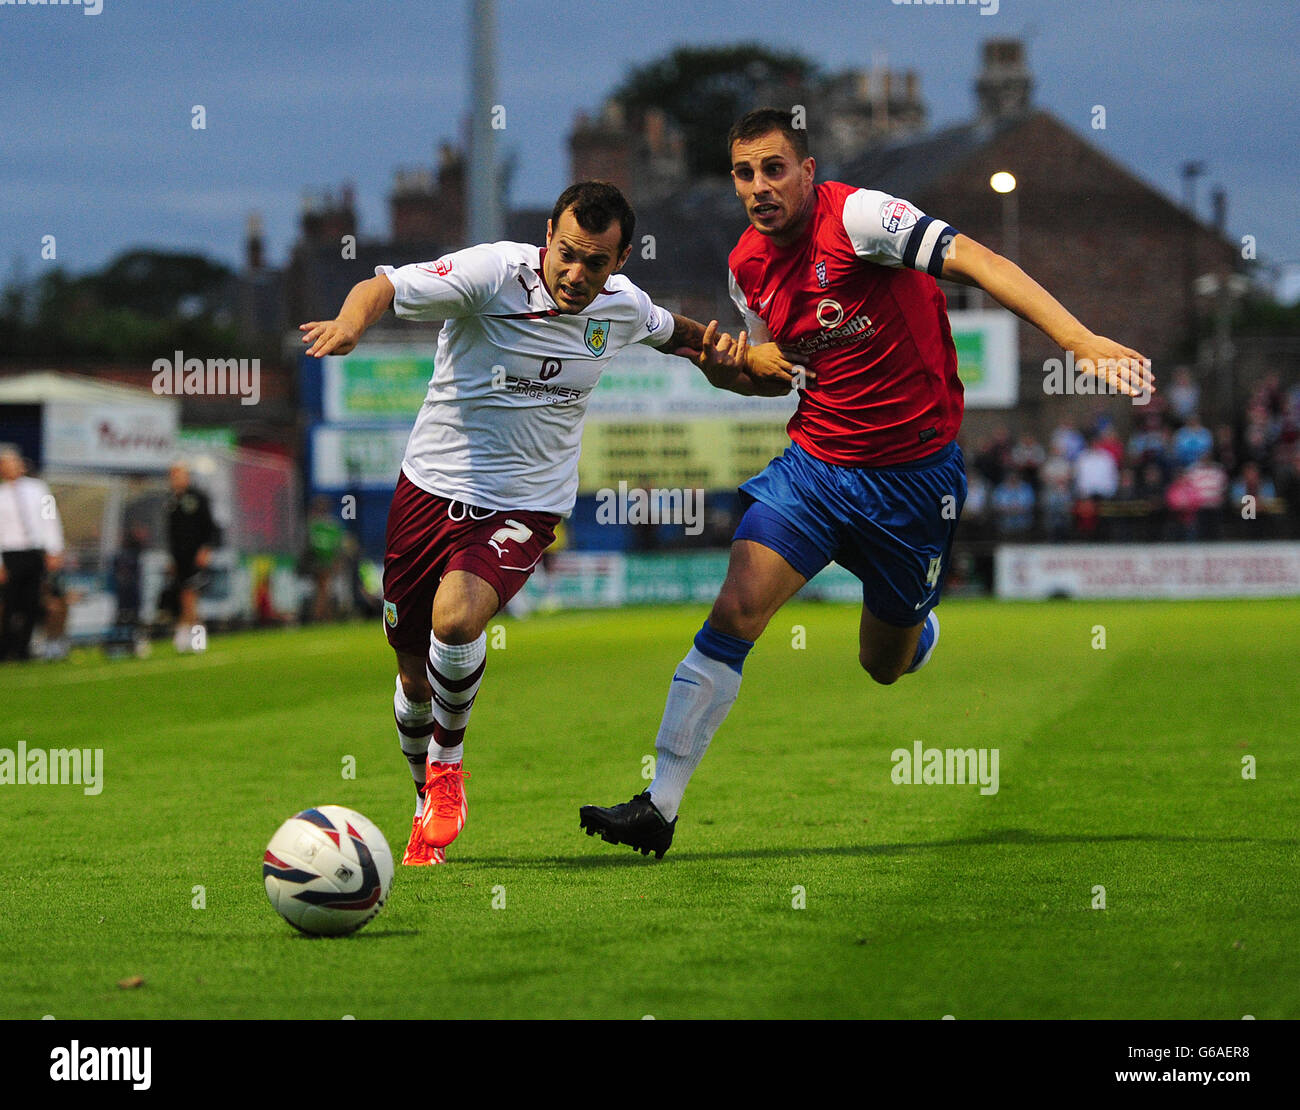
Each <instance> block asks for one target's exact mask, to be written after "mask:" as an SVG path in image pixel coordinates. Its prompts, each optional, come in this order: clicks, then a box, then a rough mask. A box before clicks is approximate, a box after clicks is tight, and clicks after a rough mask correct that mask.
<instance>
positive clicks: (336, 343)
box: [298, 274, 394, 358]
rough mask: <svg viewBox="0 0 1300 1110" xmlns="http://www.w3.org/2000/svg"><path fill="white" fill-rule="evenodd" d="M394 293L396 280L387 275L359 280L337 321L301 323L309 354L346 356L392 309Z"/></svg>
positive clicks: (299, 328) (320, 356)
mask: <svg viewBox="0 0 1300 1110" xmlns="http://www.w3.org/2000/svg"><path fill="white" fill-rule="evenodd" d="M393 294H394V290H393V283H392V282H391V281H390V280H389V279H388V276H387V275H386V274H378V275H376V276H375V277H372V278H370V279H368V280H367V281H359V282H357V284H356V285H354V286H353V287H352V290H351V292H349V293H348V295H347V298H346V300H344V302H343V307H342V308H341V309H339V314H338V316H336V317H335V318H334V319H333V320H312V321H311V322H310V323H307V324H299V325H298V330H299V331H300V332H302V333H303V337H302V341H303V342H304V343H306V344H309V346H308V348H307V354H309V355H314V356H315V357H316V358H322V357H323V356H325V355H346V354H347V353H348V352H349V351H351V350H352V349H353V348H354V347H355V346H356V345H357V344H358V343H359V342H360V341H361V336H362V334H363V333H364V332H365V330H366V328H368V327H370V325H371V324H373V323H374V322H375V321H376V320H378V319H379V318H380V317H381V316H382V315H383V314H384V313H385V312H387V311H388V306H389V305H391V304H392V303H393Z"/></svg>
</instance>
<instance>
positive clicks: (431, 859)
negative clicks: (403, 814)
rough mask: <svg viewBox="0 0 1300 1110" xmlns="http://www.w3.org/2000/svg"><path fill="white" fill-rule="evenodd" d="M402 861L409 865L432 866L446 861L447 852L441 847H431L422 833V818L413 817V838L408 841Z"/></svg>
mask: <svg viewBox="0 0 1300 1110" xmlns="http://www.w3.org/2000/svg"><path fill="white" fill-rule="evenodd" d="M402 862H403V863H404V864H406V865H407V866H408V867H432V866H433V865H434V864H435V863H446V862H447V853H446V852H444V851H443V850H442V849H441V848H431V847H429V845H427V844H426V843H425V842H424V837H422V836H421V835H420V819H419V818H418V817H413V818H412V819H411V839H410V840H409V841H407V843H406V854H405V855H404V856H402Z"/></svg>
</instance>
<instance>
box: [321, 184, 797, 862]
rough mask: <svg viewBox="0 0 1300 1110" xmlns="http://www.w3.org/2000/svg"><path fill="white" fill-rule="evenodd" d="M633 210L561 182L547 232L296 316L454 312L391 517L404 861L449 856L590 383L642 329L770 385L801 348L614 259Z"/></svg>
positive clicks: (335, 343) (330, 323)
mask: <svg viewBox="0 0 1300 1110" xmlns="http://www.w3.org/2000/svg"><path fill="white" fill-rule="evenodd" d="M634 227H635V216H634V214H633V212H632V208H631V206H630V205H629V204H628V202H627V200H626V199H625V198H624V196H623V194H622V193H621V192H620V191H619V190H618V189H617V188H615V187H614V186H612V185H608V184H605V183H603V182H594V181H585V182H580V183H578V184H576V185H572V186H570V187H569V188H568V189H566V190H565V191H564V192H563V193H562V194H561V195H560V197H559V199H558V200H557V201H556V203H555V207H554V210H553V211H552V214H551V218H550V219H549V220H548V221H547V224H546V246H545V248H538V247H535V246H530V245H527V244H522V243H504V242H503V243H491V244H483V245H480V246H475V247H469V248H467V249H465V250H461V251H456V252H455V253H453V254H449V255H446V256H445V257H443V258H441V259H438V260H437V261H434V262H429V263H423V264H420V265H408V266H401V267H398V268H396V269H395V268H393V267H391V266H380V267H377V268H376V272H375V276H374V277H373V278H370V279H369V280H367V281H363V282H360V283H359V284H358V285H356V286H354V287H353V289H352V291H351V292H350V293H349V294H348V296H347V299H346V300H345V301H344V303H343V307H342V309H341V310H340V311H339V314H338V317H337V318H336V319H334V320H327V321H320V320H318V321H313V322H310V323H306V324H303V325H301V327H300V330H301V331H302V332H303V333H304V334H303V341H304V342H305V343H307V344H308V347H307V354H309V355H313V356H316V357H322V356H324V355H330V354H333V355H344V354H347V353H348V352H349V351H351V350H352V349H353V348H354V347H355V346H356V345H357V342H358V340H359V339H360V338H361V335H362V333H363V332H364V331H365V330H366V328H368V327H369V326H370V325H371V324H373V323H375V322H376V321H377V320H378V319H379V318H380V317H381V316H382V315H383V314H384V313H385V312H386V311H387V310H388V308H389V306H390V305H391V306H392V308H393V310H394V311H395V312H396V313H397V315H398V316H400V317H403V318H406V319H412V320H445V321H447V322H446V324H445V325H444V326H443V328H442V331H441V332H440V333H439V336H438V349H437V354H436V356H435V360H434V373H433V378H432V379H431V380H430V382H429V391H428V394H427V396H426V397H425V401H424V405H423V406H422V407H421V409H420V413H419V415H418V416H417V418H416V421H415V427H414V428H413V429H412V431H411V436H410V439H409V440H408V441H407V445H406V453H405V456H404V458H403V460H402V468H401V475H400V477H399V478H398V483H397V490H396V493H395V494H394V497H393V504H392V508H391V509H390V511H389V517H388V535H387V553H386V555H385V557H384V626H385V631H386V633H387V635H388V640H389V643H390V644H391V645H392V647H393V649H394V651H395V652H396V653H397V669H398V678H397V688H396V692H395V695H394V699H393V707H394V713H395V716H396V719H397V729H398V738H399V740H400V742H401V746H402V752H403V753H404V754H405V756H406V757H407V760H408V762H409V763H410V767H411V773H412V776H413V778H414V780H415V784H416V811H415V818H414V820H413V821H412V825H411V837H410V842H409V844H408V845H407V849H406V853H405V856H404V857H403V860H402V862H403V863H406V864H413V865H426V864H434V863H442V862H444V861H445V858H446V857H445V849H446V847H447V846H448V845H449V844H450V843H451V842H452V841H453V840H454V839H455V838H456V836H457V835H458V834H459V833H460V830H461V828H462V827H463V826H464V823H465V816H466V803H465V789H464V780H465V778H466V777H467V775H468V772H467V771H465V770H464V768H463V765H462V756H463V740H464V734H465V727H466V725H467V723H468V721H469V715H470V710H471V708H472V707H473V704H474V698H475V696H476V694H477V693H478V689H479V685H480V683H481V682H482V680H483V671H484V667H485V664H486V659H487V651H486V647H487V636H486V633H485V629H486V627H487V623H488V621H490V620H491V619H492V618H493V617H494V616H495V615H496V613H497V612H498V611H499V610H500V609H501V608H502V607H503V606H504V605H505V604H506V602H508V601H509V600H510V598H511V597H513V596H514V594H515V593H516V592H518V590H519V589H520V588H521V587H522V586H523V584H524V582H525V581H527V579H528V576H529V575H530V574H531V573H532V571H533V569H534V568H535V567H536V566H537V564H538V562H539V561H540V559H541V556H542V552H543V551H545V550H546V548H547V546H548V545H549V544H550V543H551V542H552V540H553V539H554V528H555V525H556V524H557V523H558V522H559V520H560V518H561V517H564V516H568V515H569V513H570V512H571V511H572V509H573V504H574V501H575V499H576V497H577V491H578V453H579V448H580V444H581V437H582V422H583V417H584V415H585V413H586V408H587V401H588V399H589V397H590V396H591V391H592V390H593V389H594V388H595V386H596V382H597V381H598V380H599V378H600V375H601V372H602V371H603V370H604V369H605V367H606V365H607V364H608V362H609V360H610V359H611V358H612V357H613V356H614V355H615V354H617V353H618V352H619V351H620V350H621V349H622V348H624V347H626V346H628V345H629V344H632V343H648V344H649V345H651V346H653V347H656V348H658V349H660V350H662V351H666V352H669V353H672V354H677V355H681V356H682V357H686V358H689V359H691V361H693V362H695V364H696V365H697V366H699V367H700V368H701V370H703V371H704V373H705V375H706V376H707V377H708V379H709V381H710V382H711V383H712V384H713V385H714V386H716V387H717V388H720V389H729V390H732V391H734V392H737V393H744V394H754V393H758V394H766V395H775V394H782V393H785V392H788V390H789V389H790V387H791V381H792V376H791V371H792V369H793V367H792V365H791V364H790V363H789V362H787V361H785V360H784V359H782V358H780V357H779V356H776V355H770V354H765V355H764V357H763V358H762V359H761V360H760V359H759V358H757V357H755V355H754V353H753V351H752V350H751V349H749V348H748V346H747V343H746V337H745V334H744V333H743V332H742V333H741V334H740V335H739V336H738V337H737V338H736V339H734V340H733V339H732V338H731V337H730V336H729V335H726V334H723V335H721V336H719V335H718V333H717V321H716V320H715V321H712V322H711V323H710V324H709V325H708V327H707V328H706V327H705V326H704V325H702V324H700V323H698V322H696V321H694V320H690V319H687V318H686V317H683V316H678V315H675V314H674V313H671V312H668V311H666V310H664V309H662V308H659V307H658V306H656V305H654V304H653V303H652V302H651V300H650V298H649V297H648V296H647V295H646V294H645V293H644V292H642V291H641V290H640V289H639V288H637V287H636V286H635V285H633V284H632V283H631V282H630V281H628V280H627V279H626V278H624V277H621V276H619V275H618V274H617V271H618V270H620V269H621V268H622V266H623V264H624V263H625V262H626V261H627V259H628V255H629V254H630V253H631V242H632V233H633V230H634Z"/></svg>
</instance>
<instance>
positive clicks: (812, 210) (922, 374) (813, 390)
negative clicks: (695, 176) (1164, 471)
mask: <svg viewBox="0 0 1300 1110" xmlns="http://www.w3.org/2000/svg"><path fill="white" fill-rule="evenodd" d="M727 146H728V150H729V152H730V156H731V176H732V180H733V181H734V182H735V186H736V195H737V196H738V197H739V198H740V199H741V201H742V202H743V204H744V206H745V213H746V215H747V216H748V217H749V223H750V226H749V227H748V228H747V229H746V230H745V232H744V234H743V235H742V236H741V238H740V241H739V242H738V243H737V244H736V247H735V249H734V250H733V251H732V252H731V256H730V259H729V265H730V270H731V278H730V280H731V293H732V298H733V300H734V301H735V302H736V306H737V308H738V309H739V310H740V312H741V314H742V316H743V317H744V320H745V324H746V329H747V330H746V332H744V333H742V334H741V336H740V339H739V341H738V342H739V347H740V349H739V350H738V351H736V352H733V354H734V357H736V358H737V359H738V360H739V361H740V362H741V364H742V365H743V364H744V363H745V360H746V358H747V357H748V358H750V359H754V358H755V356H758V359H757V361H758V364H764V363H765V362H767V361H768V360H772V361H775V362H778V363H779V362H780V359H781V356H782V355H784V356H786V358H787V359H789V360H790V363H794V364H798V365H801V366H803V367H804V368H805V371H806V387H805V388H804V389H803V390H802V391H801V396H800V399H799V407H798V409H797V411H796V412H795V414H794V416H793V417H792V418H791V420H790V423H789V425H788V428H787V430H788V431H789V433H790V439H791V441H792V442H791V445H790V446H789V447H788V448H787V449H786V451H785V453H784V454H782V455H781V456H780V457H779V458H776V459H773V460H772V462H771V463H770V464H768V466H767V468H766V469H765V470H764V471H763V472H762V473H761V474H759V475H757V476H756V477H754V478H751V479H750V480H749V481H748V482H746V483H745V484H744V485H742V486H741V487H740V489H741V494H742V497H743V498H744V501H745V503H746V505H747V508H746V511H745V514H744V516H743V517H742V518H741V522H740V525H739V527H738V528H737V530H736V534H735V537H734V539H733V542H732V546H731V559H730V563H729V565H728V569H727V576H726V580H725V581H724V582H723V585H722V589H721V591H720V592H719V594H718V597H717V600H716V601H715V602H714V605H713V609H712V611H711V612H710V613H709V617H708V619H707V620H706V621H705V622H704V627H703V628H701V630H700V631H699V633H697V635H696V637H695V644H694V647H693V648H692V649H691V650H690V652H689V653H688V654H687V655H686V658H685V659H683V660H682V662H681V663H680V664H679V665H678V667H677V670H676V672H675V673H674V675H673V679H672V682H671V684H670V686H669V693H668V702H667V706H666V708H665V710H664V716H663V721H662V723H661V725H660V728H659V733H658V736H657V737H656V739H655V749H656V761H655V777H654V780H653V781H652V782H651V783H650V786H649V788H648V789H647V790H646V791H645V792H643V793H641V794H638V795H636V796H635V797H634V798H632V800H631V801H629V802H624V803H622V804H620V805H616V806H612V807H608V808H605V807H599V806H583V807H582V808H581V810H580V811H579V820H580V823H581V825H582V827H583V828H584V829H586V830H587V833H588V835H593V834H595V833H600V835H601V836H602V837H603V838H604V839H605V840H606V841H609V842H610V843H615V844H628V845H630V846H631V847H633V848H634V849H636V850H639V851H640V852H641V853H642V854H648V853H649V852H651V851H653V852H655V854H656V855H657V856H662V855H663V853H664V852H665V851H667V849H668V846H669V845H670V844H671V843H672V838H673V831H674V828H675V826H676V823H677V810H678V807H679V805H680V803H681V799H682V796H683V794H684V792H685V790H686V785H687V782H688V781H689V780H690V776H691V773H692V772H693V771H694V770H695V768H696V766H697V765H698V764H699V762H700V760H701V759H702V758H703V756H704V752H705V750H706V749H707V748H708V745H709V741H710V740H711V739H712V737H713V734H714V733H715V732H716V731H717V729H718V727H719V726H720V725H721V724H722V721H723V719H724V718H725V717H726V715H727V712H728V710H729V709H730V708H731V705H732V703H733V702H734V701H735V700H736V696H737V694H738V693H739V690H740V677H741V667H742V664H743V662H744V659H745V656H746V655H747V654H748V652H749V650H750V649H751V648H752V647H753V646H754V641H755V640H756V639H757V638H758V637H759V635H760V634H761V633H762V631H763V629H764V628H765V627H766V626H767V623H768V621H769V620H771V618H772V617H773V616H774V615H775V614H776V612H777V610H778V609H780V608H781V606H782V605H784V604H785V603H786V602H787V601H789V600H790V598H792V597H793V596H794V595H795V594H796V593H798V592H799V590H800V589H802V588H803V586H804V584H805V583H806V582H807V581H808V580H809V579H810V578H812V577H813V576H814V575H816V574H817V573H818V572H820V571H821V570H822V569H823V568H824V567H825V566H826V565H827V564H828V563H830V562H831V561H832V560H833V561H835V562H837V563H839V564H840V565H841V566H843V567H845V568H846V569H847V570H849V571H851V572H852V573H853V574H855V575H856V576H857V577H858V578H859V579H861V581H862V619H861V625H860V630H859V638H858V659H859V661H860V662H861V664H862V667H863V668H864V669H865V670H866V672H867V673H868V674H869V675H870V676H871V677H872V678H873V679H875V681H877V682H879V683H881V684H884V685H889V684H890V683H893V682H895V681H897V680H898V679H899V678H900V677H901V676H902V675H904V674H907V673H910V672H912V671H916V670H919V669H920V668H921V667H923V666H924V665H925V664H926V663H927V662H928V661H929V659H930V656H931V654H932V653H933V651H934V648H935V644H936V643H937V642H938V639H939V621H938V617H937V615H936V614H935V613H934V612H933V609H934V607H935V606H936V605H937V604H938V603H939V598H940V595H941V593H942V589H943V580H944V574H945V572H946V570H947V563H948V554H949V552H950V550H951V547H952V539H953V533H954V531H955V529H956V526H957V519H958V517H959V515H960V513H961V508H962V505H963V504H964V503H965V500H966V474H965V466H964V463H963V461H962V455H961V450H960V448H959V447H958V446H957V442H956V437H957V432H958V430H959V429H960V427H961V417H962V385H961V381H960V380H959V379H958V377H957V352H956V350H955V348H954V346H953V342H952V335H951V332H950V330H949V326H948V317H947V313H946V302H945V300H944V296H943V293H942V292H941V291H940V289H939V286H938V285H937V284H936V282H935V278H938V277H942V278H945V279H947V280H949V281H956V282H960V283H962V284H966V285H974V286H978V287H980V288H982V289H983V290H984V291H985V292H986V293H988V294H989V295H990V296H991V297H992V298H993V299H994V300H995V301H997V302H998V303H999V304H1001V305H1003V306H1004V307H1006V308H1007V309H1009V310H1010V311H1012V312H1014V313H1016V315H1018V316H1020V317H1021V318H1022V319H1024V320H1026V321H1028V322H1029V323H1031V324H1033V325H1035V326H1036V327H1038V328H1039V329H1041V330H1042V331H1043V332H1044V333H1046V334H1047V335H1048V336H1050V337H1051V338H1052V339H1053V340H1054V341H1055V342H1057V343H1059V344H1060V345H1061V346H1062V347H1063V348H1065V349H1067V350H1071V351H1073V352H1074V355H1075V359H1076V365H1080V364H1083V365H1084V366H1085V367H1086V365H1087V364H1086V363H1084V360H1085V359H1086V360H1090V361H1091V363H1092V365H1093V367H1094V368H1095V371H1096V372H1097V373H1098V374H1099V375H1102V376H1104V377H1106V379H1107V380H1108V381H1109V382H1110V383H1111V384H1112V386H1113V387H1114V388H1116V389H1118V390H1119V391H1121V392H1124V393H1128V394H1132V395H1141V394H1147V393H1149V392H1150V391H1151V389H1152V388H1153V382H1152V378H1151V372H1150V364H1149V362H1147V360H1145V359H1144V358H1143V357H1142V355H1140V354H1139V353H1138V352H1137V351H1134V350H1132V349H1130V348H1128V347H1125V346H1124V345H1122V344H1120V343H1116V342H1114V341H1113V340H1110V339H1107V338H1105V337H1103V336H1100V335H1096V334H1094V333H1093V332H1091V331H1089V330H1088V329H1087V328H1086V327H1084V326H1083V325H1082V324H1081V323H1080V322H1079V321H1078V320H1076V319H1075V318H1074V317H1073V316H1072V315H1070V313H1069V312H1067V311H1066V309H1065V308H1064V307H1062V305H1061V304H1060V303H1059V302H1058V301H1056V300H1055V298H1053V297H1052V296H1051V294H1049V293H1048V292H1047V291H1046V290H1045V289H1043V287H1042V286H1040V285H1039V284H1038V283H1037V282H1035V281H1034V280H1033V279H1032V278H1030V277H1029V276H1028V275H1027V274H1026V273H1025V272H1024V271H1023V270H1021V269H1020V267H1018V266H1017V265H1016V264H1015V263H1013V262H1011V261H1009V260H1008V259H1006V258H1003V257H1001V256H999V255H997V254H995V253H993V252H992V251H990V250H988V249H987V248H986V247H983V246H981V245H980V244H979V243H977V242H975V241H974V240H973V239H970V238H968V237H967V236H965V235H962V234H961V233H960V232H959V231H958V230H957V229H956V228H953V227H952V226H950V225H949V224H946V223H944V221H943V220H941V219H938V218H935V217H932V216H928V215H926V214H925V213H924V212H922V211H920V210H919V209H918V208H917V207H916V206H915V205H913V204H910V203H909V202H908V201H906V200H903V199H901V198H899V197H894V196H890V195H888V194H886V193H882V192H878V191H875V190H871V189H861V188H857V187H855V186H852V185H844V184H841V183H840V182H837V181H827V182H822V183H817V182H815V180H814V171H815V169H816V163H815V161H814V159H813V158H811V157H810V156H809V153H808V147H807V140H806V136H805V134H804V132H803V131H802V130H800V129H796V128H794V127H792V126H791V123H790V117H789V115H788V114H787V113H785V112H780V111H777V110H776V109H770V108H769V109H760V110H758V111H756V112H751V113H749V114H748V115H746V116H744V117H743V118H742V119H740V120H739V121H738V122H737V123H736V125H735V126H734V127H733V128H732V129H731V133H730V134H729V135H728V137H727ZM747 343H748V344H749V347H748V352H746V350H745V347H746V344H747ZM755 344H757V345H755Z"/></svg>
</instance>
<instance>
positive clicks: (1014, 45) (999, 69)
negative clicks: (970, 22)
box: [975, 39, 1033, 123]
mask: <svg viewBox="0 0 1300 1110" xmlns="http://www.w3.org/2000/svg"><path fill="white" fill-rule="evenodd" d="M1032 88H1033V80H1032V79H1031V78H1030V76H1029V67H1028V65H1027V64H1026V62H1025V44H1024V43H1023V42H1021V41H1020V40H1019V39H989V40H988V41H987V42H985V43H984V68H983V69H982V70H981V71H980V75H979V79H978V80H977V81H976V82H975V98H976V101H977V102H978V104H979V118H980V122H981V123H1000V122H1002V121H1003V120H1008V119H1016V118H1017V117H1019V116H1023V115H1025V114H1026V113H1027V112H1028V111H1029V94H1030V91H1031V89H1032Z"/></svg>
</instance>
